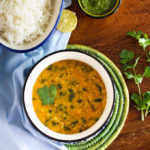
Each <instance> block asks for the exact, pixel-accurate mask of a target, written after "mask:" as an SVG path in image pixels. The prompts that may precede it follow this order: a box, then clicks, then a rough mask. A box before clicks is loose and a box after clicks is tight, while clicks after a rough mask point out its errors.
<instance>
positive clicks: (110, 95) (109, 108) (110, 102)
mask: <svg viewBox="0 0 150 150" xmlns="http://www.w3.org/2000/svg"><path fill="white" fill-rule="evenodd" d="M67 59H72V60H78V61H82V62H84V63H86V64H88V65H90V66H91V67H93V68H94V69H95V70H96V71H97V72H98V73H99V74H100V76H101V78H102V79H103V81H104V84H105V87H106V91H107V102H106V107H105V109H104V112H103V114H102V116H101V117H100V118H99V120H98V121H97V122H96V123H95V124H94V125H93V126H92V127H90V128H89V129H87V130H85V131H83V132H81V133H76V134H61V133H56V132H54V131H52V130H50V129H48V128H47V127H46V126H45V125H44V124H42V123H41V121H40V120H39V119H38V117H37V116H36V113H35V112H34V109H33V104H32V91H33V86H34V83H35V81H36V80H37V78H38V76H39V75H40V73H41V72H42V71H43V70H44V69H45V68H47V67H48V66H49V65H51V64H53V63H55V62H57V61H61V60H67ZM114 95H115V93H114V87H113V82H112V80H111V77H110V76H109V74H108V72H107V70H106V69H105V68H104V67H103V65H102V64H101V63H100V62H99V61H98V60H96V59H95V58H93V57H92V56H90V55H87V54H85V53H83V52H79V51H76V50H62V51H58V52H55V53H52V54H50V55H48V56H46V57H45V58H43V59H41V60H40V61H39V62H38V63H37V64H36V65H35V66H34V67H33V69H32V70H31V72H30V74H29V76H28V78H27V80H26V83H25V86H24V107H25V111H26V113H27V116H28V117H29V119H30V121H31V122H32V124H33V125H34V126H35V127H36V128H37V129H38V130H39V131H40V132H41V133H43V134H44V135H46V136H48V137H50V138H52V139H55V140H57V141H62V142H77V141H81V140H85V139H87V138H89V137H92V135H95V134H96V133H97V132H99V131H100V130H102V129H103V128H105V126H106V123H108V121H109V119H110V117H111V114H112V112H113V106H114V102H115V98H114Z"/></svg>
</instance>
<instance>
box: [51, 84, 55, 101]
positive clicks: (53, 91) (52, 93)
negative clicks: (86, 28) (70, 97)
mask: <svg viewBox="0 0 150 150" xmlns="http://www.w3.org/2000/svg"><path fill="white" fill-rule="evenodd" d="M56 94H57V88H56V86H55V85H54V84H51V85H50V96H51V97H53V98H55V97H56Z"/></svg>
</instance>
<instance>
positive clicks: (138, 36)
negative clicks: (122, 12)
mask: <svg viewBox="0 0 150 150" xmlns="http://www.w3.org/2000/svg"><path fill="white" fill-rule="evenodd" d="M142 35H143V32H142V31H138V32H137V33H136V38H137V39H140V38H141V37H142Z"/></svg>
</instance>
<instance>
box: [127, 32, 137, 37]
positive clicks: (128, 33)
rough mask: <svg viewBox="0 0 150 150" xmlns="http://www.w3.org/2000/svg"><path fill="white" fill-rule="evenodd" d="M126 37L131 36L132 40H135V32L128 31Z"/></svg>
mask: <svg viewBox="0 0 150 150" xmlns="http://www.w3.org/2000/svg"><path fill="white" fill-rule="evenodd" d="M127 36H131V37H133V38H136V32H135V31H129V32H127Z"/></svg>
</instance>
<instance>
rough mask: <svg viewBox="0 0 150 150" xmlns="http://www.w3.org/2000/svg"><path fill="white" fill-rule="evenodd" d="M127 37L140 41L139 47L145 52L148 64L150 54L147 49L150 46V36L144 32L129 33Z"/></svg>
mask: <svg viewBox="0 0 150 150" xmlns="http://www.w3.org/2000/svg"><path fill="white" fill-rule="evenodd" d="M127 35H128V36H131V37H133V38H135V39H137V40H138V43H139V45H140V46H141V47H142V48H143V50H144V52H145V55H146V57H147V62H150V52H147V51H146V48H147V47H148V46H150V38H148V35H147V34H146V33H143V32H142V31H138V32H136V31H129V32H127Z"/></svg>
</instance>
